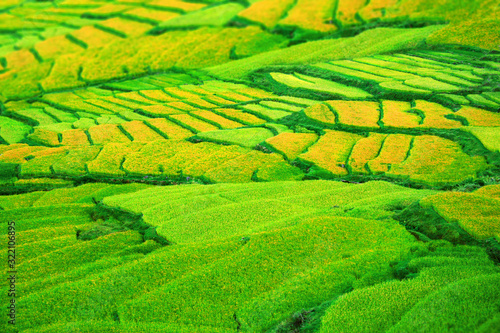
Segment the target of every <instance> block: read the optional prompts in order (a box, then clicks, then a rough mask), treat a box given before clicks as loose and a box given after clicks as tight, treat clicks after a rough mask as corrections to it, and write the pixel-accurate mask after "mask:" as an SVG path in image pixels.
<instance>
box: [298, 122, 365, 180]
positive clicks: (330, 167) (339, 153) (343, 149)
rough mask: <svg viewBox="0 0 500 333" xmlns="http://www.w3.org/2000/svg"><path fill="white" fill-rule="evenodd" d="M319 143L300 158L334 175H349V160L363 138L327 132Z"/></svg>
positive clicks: (355, 135) (345, 133) (344, 133)
mask: <svg viewBox="0 0 500 333" xmlns="http://www.w3.org/2000/svg"><path fill="white" fill-rule="evenodd" d="M325 132H326V134H325V135H323V136H322V137H321V138H320V139H319V141H318V142H317V143H316V144H315V145H313V146H311V147H310V148H309V150H308V151H307V152H306V153H304V154H301V155H299V157H298V158H300V159H301V160H303V161H305V162H306V163H311V164H314V165H315V166H316V167H318V168H320V169H322V170H326V171H328V172H330V173H332V174H334V175H347V173H348V172H347V165H346V164H347V159H348V157H349V154H350V153H351V151H352V149H353V147H354V145H355V144H356V142H358V141H359V140H360V139H362V138H363V137H362V136H360V135H357V134H352V133H348V132H341V131H331V130H325Z"/></svg>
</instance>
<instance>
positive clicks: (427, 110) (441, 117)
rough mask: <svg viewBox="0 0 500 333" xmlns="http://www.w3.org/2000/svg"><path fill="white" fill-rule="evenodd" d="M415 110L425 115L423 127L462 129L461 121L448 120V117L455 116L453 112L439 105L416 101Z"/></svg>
mask: <svg viewBox="0 0 500 333" xmlns="http://www.w3.org/2000/svg"><path fill="white" fill-rule="evenodd" d="M415 109H416V110H419V111H422V112H423V113H424V115H425V118H424V122H423V124H422V125H421V126H422V127H429V128H458V127H462V124H461V123H460V122H459V121H456V120H452V119H447V118H445V116H446V115H451V114H453V111H451V110H450V109H448V108H446V107H444V106H442V105H441V104H438V103H432V102H428V101H424V100H416V101H415Z"/></svg>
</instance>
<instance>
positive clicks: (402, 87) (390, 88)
mask: <svg viewBox="0 0 500 333" xmlns="http://www.w3.org/2000/svg"><path fill="white" fill-rule="evenodd" d="M379 87H380V88H381V89H382V91H387V92H390V93H397V94H403V95H407V94H409V93H411V94H416V95H417V96H421V95H423V96H425V95H431V94H432V91H431V90H428V89H425V88H429V87H428V86H425V85H423V87H422V88H416V87H414V86H409V85H406V84H404V83H402V82H399V81H385V82H382V83H380V84H379Z"/></svg>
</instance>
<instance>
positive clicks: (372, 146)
mask: <svg viewBox="0 0 500 333" xmlns="http://www.w3.org/2000/svg"><path fill="white" fill-rule="evenodd" d="M386 139H387V135H385V134H378V133H370V134H369V135H368V137H366V138H362V139H360V140H359V141H358V142H357V143H356V145H355V146H354V148H353V149H352V152H351V154H350V156H349V160H348V161H347V163H348V165H349V167H350V168H351V172H352V173H361V174H367V173H369V171H368V168H367V163H368V162H369V161H371V160H374V159H376V158H377V156H378V154H379V152H380V151H381V150H382V145H383V144H384V141H385V140H386Z"/></svg>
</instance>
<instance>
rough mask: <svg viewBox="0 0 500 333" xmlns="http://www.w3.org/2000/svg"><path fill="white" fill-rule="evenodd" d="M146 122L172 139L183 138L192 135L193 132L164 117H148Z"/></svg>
mask: <svg viewBox="0 0 500 333" xmlns="http://www.w3.org/2000/svg"><path fill="white" fill-rule="evenodd" d="M148 124H150V125H151V126H152V127H153V128H155V129H156V130H158V131H159V132H161V133H163V134H164V135H166V136H167V138H169V139H173V140H183V139H186V138H189V137H191V136H193V135H194V134H193V132H191V131H189V130H187V129H185V128H184V127H181V126H179V125H177V124H176V123H173V122H171V121H170V120H167V119H164V118H156V119H150V120H148Z"/></svg>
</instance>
